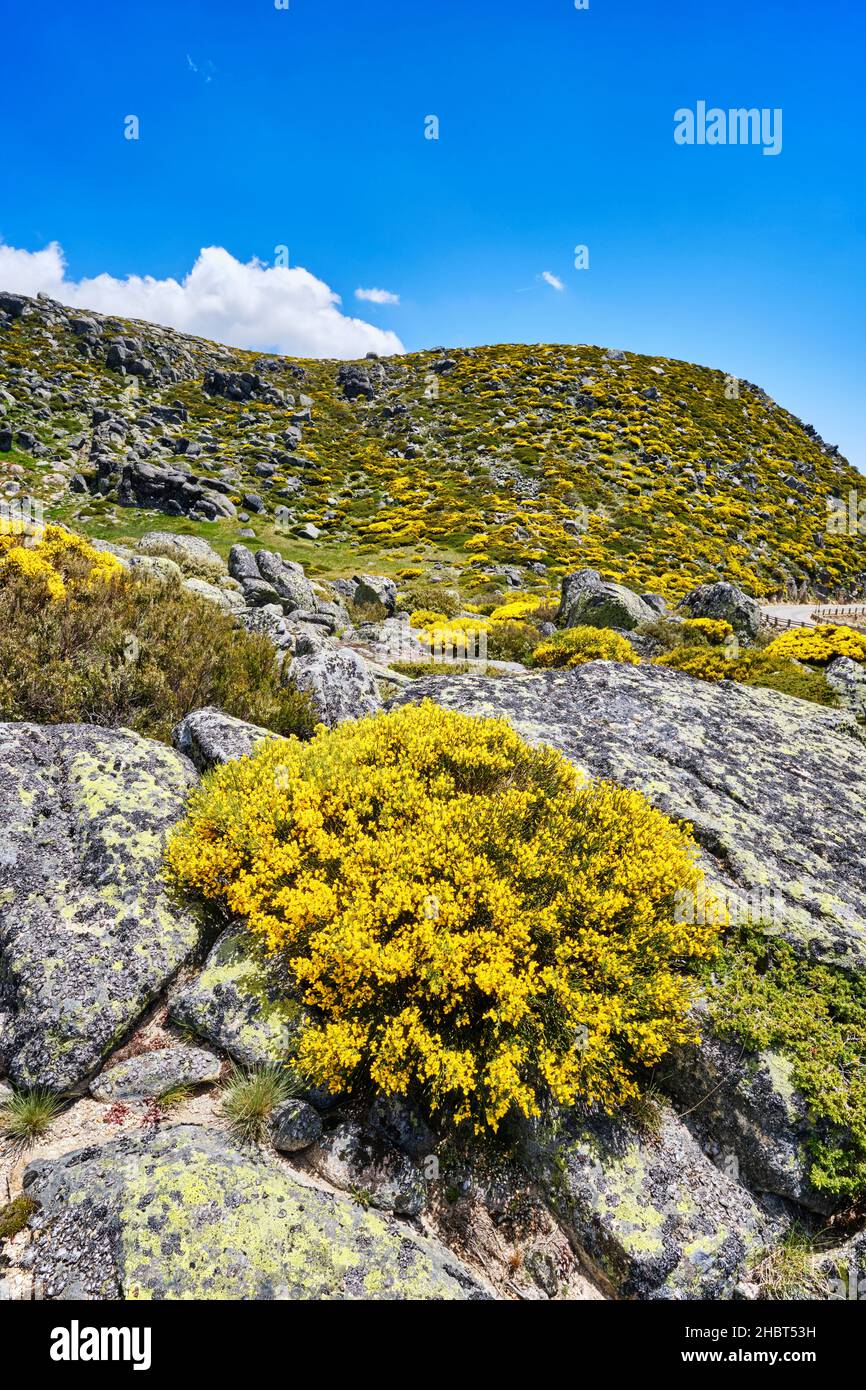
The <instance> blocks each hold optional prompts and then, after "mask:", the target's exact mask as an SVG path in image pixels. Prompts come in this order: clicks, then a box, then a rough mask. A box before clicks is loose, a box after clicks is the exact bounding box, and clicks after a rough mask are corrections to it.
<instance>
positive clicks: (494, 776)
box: [167, 702, 718, 1132]
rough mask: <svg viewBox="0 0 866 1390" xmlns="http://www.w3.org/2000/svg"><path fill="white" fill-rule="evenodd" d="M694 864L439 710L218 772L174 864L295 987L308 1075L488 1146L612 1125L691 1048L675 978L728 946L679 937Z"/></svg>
mask: <svg viewBox="0 0 866 1390" xmlns="http://www.w3.org/2000/svg"><path fill="white" fill-rule="evenodd" d="M694 854H695V851H694V846H693V843H692V840H691V838H690V836H689V834H688V832H687V831H686V830H684V829H681V828H679V827H678V826H676V825H674V824H673V823H672V822H671V821H669V820H668V819H667V818H666V817H665V816H663V815H662V814H661V813H660V812H658V811H656V810H654V809H653V808H652V807H651V806H650V805H649V804H648V803H647V802H646V801H645V799H644V798H643V797H642V796H641V795H640V794H639V793H637V792H634V791H626V790H623V789H621V788H618V787H615V786H612V785H609V784H605V783H588V782H586V783H584V782H582V781H581V779H580V777H579V775H578V773H577V772H576V771H575V769H574V768H573V767H572V766H571V765H570V764H569V763H567V762H566V761H565V759H564V758H562V757H561V755H560V754H559V753H557V752H555V751H554V750H552V749H549V748H530V747H529V746H528V745H527V744H526V743H524V742H523V740H522V739H521V738H519V737H518V735H517V734H516V733H515V732H514V731H513V729H512V728H511V727H510V725H509V724H508V723H506V722H505V721H504V720H493V719H475V718H471V717H469V716H465V715H460V714H456V713H453V712H450V711H446V710H442V709H440V708H438V707H437V706H435V705H433V704H431V703H429V702H424V703H423V704H421V705H417V706H408V707H406V708H404V709H399V710H396V711H393V712H390V713H387V714H383V715H378V716H376V717H374V718H372V719H365V720H360V721H358V722H355V723H347V724H344V725H342V726H340V727H338V728H337V729H335V730H333V731H330V732H329V731H326V730H324V729H320V730H319V731H318V732H317V734H316V736H315V737H314V738H313V739H312V741H311V742H310V743H307V744H302V743H300V742H299V741H297V740H294V739H289V740H279V741H273V742H269V743H267V744H264V745H263V746H261V747H260V748H259V749H258V750H257V751H256V753H255V754H254V755H253V756H252V757H250V758H246V759H242V760H241V761H239V762H235V763H230V764H227V765H226V766H224V767H221V768H218V769H216V770H215V771H214V772H212V773H211V774H210V775H209V776H208V777H207V778H206V779H205V781H204V782H203V784H202V786H201V788H200V789H199V790H198V791H197V792H195V793H194V794H193V798H192V802H191V806H190V811H189V815H188V817H187V819H186V821H185V822H184V823H183V824H182V826H180V827H179V828H178V830H177V831H176V832H175V834H174V836H173V837H172V839H171V841H170V842H169V846H168V850H167V857H168V862H169V865H170V866H171V868H172V870H173V871H174V874H175V875H176V877H177V878H178V879H179V880H180V882H181V883H182V884H183V885H185V886H186V887H187V888H188V889H191V890H194V891H196V892H197V893H199V894H201V895H203V896H204V897H205V898H209V899H212V900H214V901H216V902H218V903H220V904H222V905H224V906H225V907H226V908H227V909H228V910H229V911H230V912H231V913H234V914H237V915H238V916H240V917H243V918H245V919H246V921H247V924H248V927H249V930H250V931H251V932H252V934H253V935H254V936H255V937H257V938H258V939H259V941H260V942H261V944H262V945H263V946H264V947H265V948H266V949H267V950H268V951H269V952H271V953H274V955H275V956H277V957H278V958H279V960H280V961H281V962H282V963H283V965H284V966H285V967H287V970H288V975H289V978H290V979H291V981H292V982H293V984H294V986H295V987H296V989H297V992H298V994H299V996H300V998H301V999H302V1000H303V1002H304V1003H305V1004H306V1005H307V1007H308V1009H309V1010H310V1021H309V1023H308V1024H307V1026H306V1027H305V1029H304V1031H303V1032H302V1035H301V1041H300V1045H299V1055H298V1059H297V1063H298V1065H299V1067H300V1068H301V1070H302V1071H304V1072H305V1073H306V1074H307V1075H308V1076H309V1077H310V1078H311V1079H312V1080H314V1081H316V1082H317V1083H319V1084H321V1085H324V1086H326V1087H328V1088H330V1089H331V1090H333V1091H338V1090H343V1089H351V1088H352V1087H353V1086H355V1085H357V1084H359V1083H364V1082H368V1081H369V1082H372V1084H373V1085H374V1086H375V1087H376V1088H377V1089H378V1090H379V1091H381V1092H385V1093H387V1094H404V1093H406V1092H407V1091H409V1090H410V1089H413V1090H416V1089H419V1090H420V1091H421V1092H422V1094H423V1095H424V1097H425V1099H426V1102H427V1104H428V1106H429V1108H430V1110H431V1111H434V1112H435V1111H440V1112H444V1114H445V1115H446V1116H450V1117H451V1118H452V1119H453V1120H454V1121H455V1122H457V1123H469V1124H471V1125H473V1126H474V1128H475V1130H476V1132H479V1131H481V1130H483V1129H485V1128H490V1129H494V1130H495V1129H496V1128H497V1127H498V1125H499V1124H500V1122H501V1121H502V1119H503V1117H504V1116H505V1115H506V1113H507V1112H508V1111H509V1110H511V1109H512V1108H513V1109H514V1110H516V1111H519V1112H521V1113H522V1114H523V1115H526V1116H531V1115H538V1114H539V1113H540V1110H541V1105H542V1102H543V1100H544V1099H545V1098H546V1097H547V1096H550V1097H552V1098H553V1099H554V1100H555V1101H558V1102H560V1103H566V1104H568V1103H571V1102H573V1101H575V1100H577V1099H584V1100H587V1101H590V1102H598V1103H600V1104H602V1105H603V1106H605V1107H607V1108H611V1107H613V1106H615V1105H617V1104H618V1103H621V1102H623V1101H625V1100H627V1099H628V1098H629V1097H631V1096H634V1095H635V1094H637V1091H638V1086H637V1081H636V1078H635V1071H636V1068H638V1067H639V1066H641V1065H646V1066H652V1065H653V1064H654V1063H656V1062H657V1061H658V1060H659V1059H660V1058H661V1057H662V1056H663V1055H664V1054H665V1053H666V1052H667V1051H668V1049H669V1048H670V1047H671V1046H673V1045H674V1044H676V1043H680V1042H683V1041H685V1040H687V1039H689V1038H690V1037H691V1036H692V1027H691V1024H690V1022H689V1020H688V1018H687V1012H688V1007H689V1004H690V1001H691V998H692V988H693V986H692V983H691V980H690V978H689V976H687V975H686V974H684V973H683V966H684V965H685V963H686V962H687V961H688V960H689V959H690V958H701V957H703V958H706V957H709V956H711V955H712V954H713V952H714V949H715V941H716V936H717V933H718V926H717V925H716V924H715V921H714V920H713V917H712V915H710V917H709V919H708V922H707V923H698V924H692V925H685V924H684V923H682V922H678V921H677V920H676V915H677V914H676V912H675V902H676V898H677V893H678V892H682V891H689V890H693V891H696V890H697V888H698V887H699V885H700V883H701V877H702V876H701V874H700V871H699V870H698V868H697V866H696V864H695V858H694Z"/></svg>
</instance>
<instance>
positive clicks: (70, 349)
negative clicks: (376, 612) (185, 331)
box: [0, 300, 866, 598]
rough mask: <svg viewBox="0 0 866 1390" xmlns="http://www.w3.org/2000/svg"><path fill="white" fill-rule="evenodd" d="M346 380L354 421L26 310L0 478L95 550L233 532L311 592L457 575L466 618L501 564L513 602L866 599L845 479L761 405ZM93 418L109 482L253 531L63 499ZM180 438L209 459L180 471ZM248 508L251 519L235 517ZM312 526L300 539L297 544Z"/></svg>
mask: <svg viewBox="0 0 866 1390" xmlns="http://www.w3.org/2000/svg"><path fill="white" fill-rule="evenodd" d="M82 321H83V324H82ZM118 338H128V339H130V340H133V342H134V344H135V348H136V353H137V354H139V355H141V356H143V358H144V360H145V365H146V368H147V372H146V374H145V375H136V376H128V375H124V374H123V372H122V371H120V370H116V369H112V368H110V367H108V366H107V365H106V357H107V356H108V357H109V358H110V353H109V352H108V349H109V347H110V344H111V342H112V340H115V339H118ZM358 366H359V371H360V372H361V373H362V378H363V376H364V375H366V378H367V381H368V383H369V388H370V392H371V393H372V396H371V398H369V399H368V398H365V397H364V396H361V397H359V398H357V399H353V400H349V399H346V396H345V392H344V389H343V385H342V384H341V377H340V371H341V364H339V363H335V362H330V361H297V360H293V359H288V358H273V357H266V356H264V355H263V354H256V353H248V352H241V351H238V350H233V349H229V348H224V347H221V346H218V345H216V344H211V343H207V342H204V341H202V340H199V339H194V338H189V337H185V336H184V335H182V334H178V333H175V332H173V331H170V330H167V329H161V328H158V327H155V326H154V325H150V324H143V323H131V322H121V321H119V320H116V319H112V320H108V319H102V318H100V317H99V316H98V315H95V314H87V315H85V314H83V313H80V312H79V311H75V310H66V309H64V308H62V306H60V305H56V304H53V303H51V302H50V301H44V300H40V301H27V302H26V303H25V305H24V307H23V311H21V312H19V313H18V316H17V317H14V318H12V319H11V321H9V322H7V324H6V325H5V326H4V327H2V328H0V406H2V407H3V408H4V410H5V414H4V415H3V416H2V417H0V430H2V428H3V427H4V426H5V427H7V429H11V430H12V434H13V442H12V447H11V449H9V450H6V451H4V452H0V468H2V471H3V474H4V477H6V478H9V477H10V476H12V477H13V479H14V480H15V481H17V482H18V484H19V486H20V488H21V489H22V491H23V492H29V493H30V494H31V495H35V496H40V497H42V498H44V499H45V501H46V503H47V504H48V512H49V515H51V516H52V517H53V518H56V519H60V520H65V521H68V522H71V523H73V524H74V525H75V526H76V527H77V528H78V529H81V530H83V531H85V532H88V533H89V534H91V535H95V536H101V537H105V538H110V539H115V540H120V539H122V538H123V537H125V536H131V535H135V534H137V533H140V532H141V531H143V530H148V529H153V528H154V526H155V525H158V526H159V527H160V528H163V529H175V530H182V531H195V532H198V533H200V534H202V535H205V536H207V537H208V539H210V540H211V541H212V543H214V544H215V545H216V546H217V547H218V548H219V549H221V550H222V551H223V552H225V551H226V550H227V548H228V546H229V545H231V544H232V543H233V541H234V540H236V539H237V537H238V533H239V531H240V530H241V529H243V528H244V527H245V526H246V527H249V528H251V529H253V530H254V531H255V536H256V538H257V541H258V543H260V544H264V545H266V546H268V547H273V548H276V549H279V550H281V551H282V553H283V554H284V555H285V556H286V557H288V558H292V559H297V560H300V561H301V562H302V563H303V564H304V565H305V566H306V567H307V568H308V569H309V570H310V572H311V573H313V574H320V575H324V576H329V577H332V576H336V575H339V574H344V573H348V572H352V571H353V570H356V569H358V568H359V567H363V568H366V569H374V570H381V571H384V572H388V573H392V574H398V575H403V574H405V573H406V572H418V573H421V574H427V573H428V572H434V573H435V574H437V575H441V576H442V577H447V578H449V579H456V578H459V579H460V583H461V588H462V589H463V591H464V593H465V594H466V595H467V596H468V597H471V596H472V595H478V596H479V597H482V596H484V595H486V594H488V593H490V592H493V591H495V590H496V589H501V588H503V586H504V584H505V583H506V580H507V579H508V578H509V576H508V574H507V573H506V572H505V571H504V570H503V567H516V570H517V571H518V573H516V574H515V573H512V574H511V576H510V580H511V583H512V585H517V586H518V587H521V588H524V589H535V590H538V591H540V592H541V591H553V590H555V589H556V588H558V584H559V579H560V577H561V576H562V575H563V574H565V573H568V572H569V571H571V570H574V569H577V568H580V567H583V566H591V567H593V568H596V569H599V570H601V571H602V573H603V574H605V575H606V576H608V577H610V578H614V579H617V580H621V581H623V582H625V583H627V584H629V585H630V586H632V587H634V588H636V589H638V590H652V591H655V592H660V593H662V594H664V595H665V596H666V597H668V598H676V597H678V596H679V595H681V594H682V593H684V592H685V591H686V590H688V589H689V588H691V587H693V586H694V584H695V583H696V582H700V581H701V580H702V579H705V578H712V577H725V578H729V579H732V580H734V581H736V582H738V583H740V584H742V585H743V587H745V588H746V589H748V590H750V591H751V592H753V593H755V594H758V595H761V594H764V595H771V594H779V593H782V592H783V591H784V590H785V589H786V588H787V589H788V591H789V592H790V590H791V588H792V586H795V587H797V588H800V589H804V590H808V592H809V593H810V594H820V595H830V596H834V597H835V596H837V595H838V596H842V595H843V594H844V595H845V596H849V595H850V596H853V595H859V594H862V593H863V592H866V588H864V584H866V558H864V546H863V541H862V539H858V538H852V537H849V536H844V535H843V536H838V535H832V534H827V533H826V531H825V528H826V524H827V500H828V498H829V497H831V496H841V497H847V495H848V492H849V489H852V488H853V489H856V488H858V486H860V485H861V482H862V479H861V475H860V474H859V473H857V472H856V471H855V470H854V469H853V468H852V467H851V466H850V465H849V464H848V463H847V462H846V461H845V460H844V459H843V458H842V457H841V456H839V454H838V453H837V451H836V450H835V449H833V448H831V447H829V446H827V445H825V444H824V443H823V441H822V440H821V439H820V438H819V437H818V436H817V435H816V434H815V432H814V431H813V430H811V429H810V427H808V426H804V425H803V424H802V423H801V422H800V421H799V420H797V419H796V418H795V417H794V416H793V415H791V414H789V413H788V412H787V411H786V410H784V409H783V408H781V407H780V406H778V405H776V404H774V403H773V402H772V401H771V400H770V399H769V398H768V397H767V396H766V395H765V393H764V392H763V391H761V390H760V389H759V388H758V387H756V386H752V385H750V384H748V383H745V382H740V383H738V384H733V383H732V382H731V380H730V379H729V378H726V377H725V376H724V374H723V373H722V372H720V371H715V370H711V369H709V368H706V367H696V366H693V365H691V364H689V363H685V362H678V361H672V360H670V359H667V358H651V357H643V356H639V355H636V354H632V353H613V352H609V351H605V350H604V349H602V348H597V347H586V346H578V347H566V346H548V345H541V346H532V347H526V346H523V347H515V346H497V347H483V348H475V349H471V350H462V349H461V350H455V351H453V352H448V353H446V352H444V351H442V350H440V351H436V352H423V353H413V354H409V355H407V356H405V357H400V358H391V359H383V360H377V361H370V362H363V363H360V364H358ZM215 368H216V369H219V370H220V371H223V372H227V371H229V372H243V371H248V372H255V373H259V374H260V375H261V377H262V378H263V379H264V380H266V383H267V386H268V387H269V388H275V389H276V391H277V392H279V393H281V394H282V395H283V397H284V398H285V400H286V404H282V405H280V404H272V403H268V402H267V401H263V400H261V399H251V400H246V401H240V402H237V401H233V400H229V399H226V398H225V397H224V396H220V395H213V394H208V393H207V392H206V391H205V390H204V389H203V384H202V383H203V378H204V375H205V373H206V372H207V371H208V370H212V369H215ZM365 389H366V387H365ZM290 397H293V400H290V399H289V398H290ZM302 398H303V400H302ZM305 402H312V404H311V405H307V404H306V403H305ZM175 404H177V405H180V406H183V407H184V408H185V410H186V411H187V412H188V415H187V418H185V419H182V420H181V421H180V422H177V421H175V422H171V421H168V422H166V420H165V419H162V420H158V419H155V418H154V417H153V416H152V415H151V413H150V412H151V411H152V409H153V408H154V407H155V406H161V407H165V406H172V405H175ZM94 410H97V411H104V412H108V413H109V414H110V416H111V417H112V418H113V421H114V424H115V425H116V429H114V432H113V433H110V435H109V436H108V442H107V443H106V442H105V441H104V440H103V442H102V443H100V445H99V449H100V450H101V451H102V453H103V468H104V458H105V454H106V451H107V452H108V453H109V454H110V455H113V457H114V459H115V462H116V467H117V469H118V471H119V470H120V468H121V467H122V464H123V461H124V459H125V458H128V457H130V451H132V456H135V455H136V453H137V455H138V457H140V458H143V459H146V461H147V462H148V463H149V464H157V465H158V466H163V467H164V466H165V465H166V464H174V465H177V466H179V467H181V468H183V469H185V470H187V471H189V472H191V473H194V474H196V475H198V476H201V477H205V478H217V479H221V480H222V482H223V486H224V487H225V485H226V483H227V482H228V483H230V484H231V490H230V493H229V496H230V497H231V500H232V501H233V502H234V503H235V505H236V506H237V508H238V511H243V510H244V509H245V508H246V511H247V514H248V515H249V521H248V522H247V523H244V522H243V521H241V520H238V519H237V518H231V519H225V520H220V521H214V522H204V521H191V520H189V519H188V518H187V517H184V516H177V517H163V516H157V517H156V519H155V515H154V513H153V512H148V513H142V512H140V511H138V510H137V509H135V508H128V507H121V506H119V505H118V504H117V497H116V486H115V484H116V481H117V479H116V478H113V479H111V480H110V485H109V487H108V489H107V492H106V495H104V496H99V497H91V496H88V495H86V494H81V493H78V494H76V493H71V492H70V491H69V482H70V479H71V477H72V475H74V474H75V473H79V474H81V475H82V476H83V478H84V479H85V480H86V481H87V483H88V485H89V486H90V487H93V486H94V483H95V473H94V467H93V463H94V459H93V453H94V444H93V434H92V421H93V412H94ZM307 410H309V411H310V412H311V419H309V420H307V419H306V418H305V417H306V412H307ZM112 428H114V426H113V427H112ZM22 430H23V431H24V432H25V436H24V439H23V441H22V439H21V438H19V432H20V431H22ZM287 431H288V442H287V439H286V432H287ZM104 434H105V431H104V430H103V435H104ZM27 435H30V436H32V440H31V439H28V438H27ZM178 439H186V440H189V441H191V442H192V444H193V445H194V446H195V445H196V444H199V443H201V444H202V451H201V452H199V453H196V452H195V449H194V448H193V450H191V451H190V452H189V453H188V454H187V453H178V452H177V449H178V448H179V447H181V448H183V447H186V446H183V445H181V446H178V444H177V441H178ZM34 441H35V447H34ZM7 442H8V439H7ZM193 454H195V456H194V457H193V456H192V455H193ZM78 486H80V483H79V484H78ZM250 493H254V494H256V496H257V497H258V498H259V499H261V504H262V505H263V507H264V511H263V512H261V513H260V514H255V513H251V512H250V509H249V508H248V507H246V504H245V503H244V502H242V498H244V497H245V496H247V495H248V494H250ZM280 507H283V508H286V509H287V510H286V512H284V513H282V514H281V515H280V516H278V514H277V509H278V508H280ZM310 523H312V524H313V525H314V526H315V527H316V528H318V530H319V532H320V534H319V536H318V537H317V538H315V539H312V540H311V539H306V538H304V536H303V535H302V534H301V532H302V529H303V528H304V527H305V526H306V525H308V524H310Z"/></svg>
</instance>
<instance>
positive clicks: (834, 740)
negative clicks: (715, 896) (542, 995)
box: [392, 662, 866, 968]
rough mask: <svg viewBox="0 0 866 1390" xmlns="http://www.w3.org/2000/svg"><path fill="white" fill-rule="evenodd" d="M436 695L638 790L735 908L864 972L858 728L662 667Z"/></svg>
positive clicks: (581, 672)
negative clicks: (687, 830)
mask: <svg viewBox="0 0 866 1390" xmlns="http://www.w3.org/2000/svg"><path fill="white" fill-rule="evenodd" d="M424 697H430V698H431V699H433V700H436V701H437V702H439V703H440V704H443V705H445V706H446V707H448V708H450V709H458V710H463V711H465V712H466V713H469V714H486V715H505V716H506V717H507V718H508V719H510V720H511V722H512V724H513V725H514V727H515V728H516V729H517V730H518V731H519V732H520V733H522V734H523V735H524V736H525V737H527V738H528V739H529V740H530V741H531V742H544V743H549V744H552V745H553V747H555V748H558V749H559V750H560V751H561V752H562V753H564V754H565V755H566V757H568V758H570V759H571V760H572V761H573V762H574V763H575V764H577V765H578V766H579V767H582V768H584V769H585V770H586V771H588V772H589V773H591V774H592V775H593V776H596V777H603V778H609V779H611V780H612V781H615V782H619V783H622V784H624V785H625V786H629V787H636V788H637V789H638V790H640V791H642V792H644V794H645V795H646V796H647V797H648V798H649V799H650V801H652V802H653V803H654V804H655V805H657V806H658V807H659V808H660V809H661V810H663V811H664V812H666V813H667V814H668V815H670V816H673V817H674V818H676V819H680V820H685V821H688V822H690V823H691V825H692V826H693V827H694V830H695V834H696V837H697V840H698V842H699V844H700V846H701V847H702V850H703V863H704V866H705V868H706V869H707V872H708V876H709V878H710V881H711V883H712V884H713V885H715V887H716V888H717V889H718V891H720V892H721V893H723V894H725V895H727V896H728V898H729V899H730V901H731V904H732V907H733V908H734V909H735V910H736V909H737V905H738V904H739V905H741V906H742V909H743V910H744V911H745V910H751V911H752V913H753V914H754V913H755V912H757V914H758V915H759V916H764V917H765V918H766V917H767V915H768V914H770V915H771V917H772V926H773V929H774V930H776V931H778V932H779V933H780V934H781V935H783V936H784V937H786V938H787V939H788V940H790V941H792V942H793V943H794V944H795V945H796V946H797V947H798V949H802V950H808V951H809V952H810V953H811V954H812V955H814V956H818V957H821V958H823V959H826V960H828V961H834V962H836V963H838V964H842V965H847V966H848V967H850V968H862V967H863V965H864V963H866V860H864V857H863V853H862V842H863V833H864V827H866V743H864V736H863V733H862V730H861V728H860V726H859V725H858V724H857V722H856V720H855V719H854V717H853V716H852V715H851V714H849V713H847V712H843V711H841V710H833V709H824V708H822V707H820V706H817V705H811V704H808V703H807V702H806V701H803V700H796V699H793V698H791V697H790V696H786V695H781V694H778V693H777V692H775V691H771V690H756V689H753V688H751V687H747V686H743V685H737V684H735V683H733V682H728V681H722V682H718V683H713V682H709V681H699V680H694V679H692V678H691V677H689V676H686V675H682V674H681V673H679V672H675V671H669V670H665V669H663V668H661V667H652V666H624V665H620V664H618V663H614V662H592V663H591V664H589V665H586V666H580V667H577V668H576V669H574V670H572V671H551V672H543V673H541V672H539V673H537V674H531V675H529V674H528V675H525V676H517V677H500V678H496V679H485V678H477V677H474V676H452V677H448V676H441V677H430V678H425V679H423V680H421V681H413V682H412V684H411V686H409V687H407V688H406V689H404V690H402V691H400V692H399V693H398V694H397V695H396V696H395V697H394V699H393V701H392V703H395V704H405V703H407V702H409V701H415V700H420V699H423V698H424Z"/></svg>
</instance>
